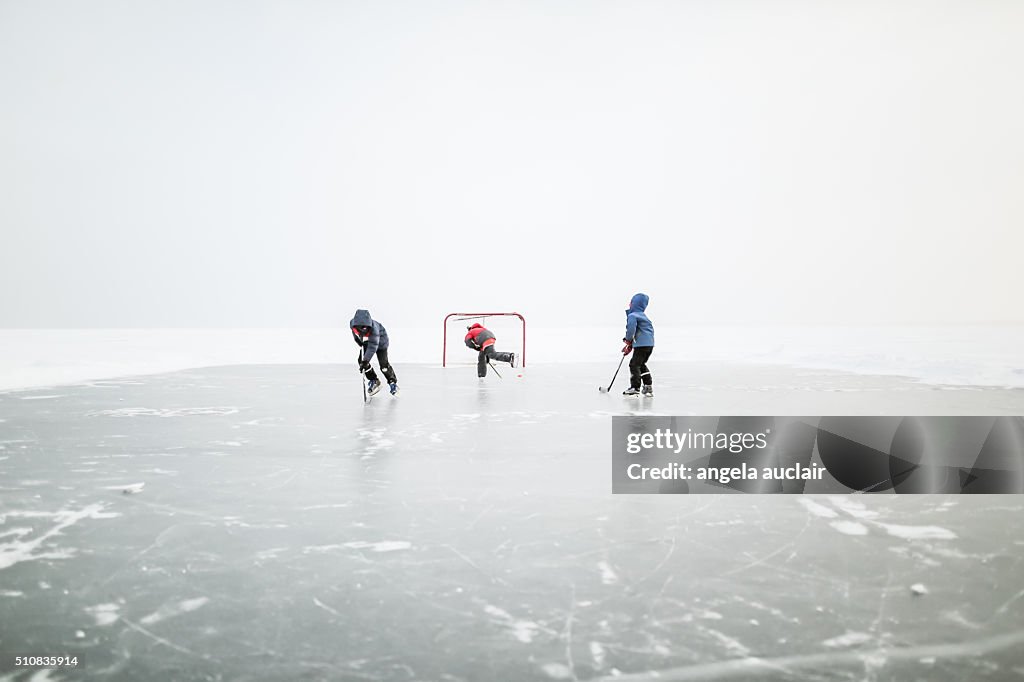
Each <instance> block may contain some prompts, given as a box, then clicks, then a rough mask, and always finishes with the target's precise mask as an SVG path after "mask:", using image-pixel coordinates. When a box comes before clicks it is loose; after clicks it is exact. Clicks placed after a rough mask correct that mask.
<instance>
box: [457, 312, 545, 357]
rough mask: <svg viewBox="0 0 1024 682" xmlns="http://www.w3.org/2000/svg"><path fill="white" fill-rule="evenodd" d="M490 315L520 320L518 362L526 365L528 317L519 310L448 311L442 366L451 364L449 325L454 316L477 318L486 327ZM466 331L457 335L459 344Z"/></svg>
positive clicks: (463, 318) (461, 318)
mask: <svg viewBox="0 0 1024 682" xmlns="http://www.w3.org/2000/svg"><path fill="white" fill-rule="evenodd" d="M489 317H502V318H515V319H518V320H519V325H520V327H521V329H520V330H519V336H520V339H519V349H518V351H517V353H516V354H517V355H518V357H519V363H518V364H519V366H521V367H526V318H525V317H523V316H522V315H521V314H520V313H517V312H510V313H448V314H447V315H445V316H444V337H443V348H442V351H441V366H442V367H447V366H448V365H449V364H451V360H450V359H449V358H448V337H449V333H448V326H449V322H450V321H451V320H452V319H453V318H454V320H455V321H457V322H459V321H466V320H475V321H477V322H479V323H480V324H482V325H483V326H485V327H486V326H487V322H486V320H487V318H489ZM464 332H465V330H462V331H461V332H460V333H459V334H458V335H457V336H458V338H457V340H458V342H459V345H462V343H463V341H462V339H463V336H464V335H465V333H464ZM451 336H453V337H455V336H456V335H455V334H451ZM496 336H497V335H496ZM501 340H502V337H499V339H498V341H499V343H501ZM474 361H475V359H474Z"/></svg>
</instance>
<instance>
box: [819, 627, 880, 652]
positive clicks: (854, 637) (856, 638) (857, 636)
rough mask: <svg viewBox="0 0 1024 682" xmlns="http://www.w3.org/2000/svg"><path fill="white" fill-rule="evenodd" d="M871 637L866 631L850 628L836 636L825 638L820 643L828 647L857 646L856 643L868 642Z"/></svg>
mask: <svg viewBox="0 0 1024 682" xmlns="http://www.w3.org/2000/svg"><path fill="white" fill-rule="evenodd" d="M871 639H872V637H871V635H869V634H868V633H866V632H854V631H852V630H848V631H846V633H844V634H842V635H839V636H838V637H832V638H831V639H826V640H825V641H824V642H822V643H821V645H822V646H827V647H829V648H830V649H843V648H846V647H851V646H857V645H858V644H865V643H867V642H870V641H871Z"/></svg>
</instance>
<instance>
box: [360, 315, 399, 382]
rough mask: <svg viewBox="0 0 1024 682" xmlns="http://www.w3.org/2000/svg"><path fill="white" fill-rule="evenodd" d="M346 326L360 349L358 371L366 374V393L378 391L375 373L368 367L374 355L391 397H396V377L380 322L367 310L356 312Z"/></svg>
mask: <svg viewBox="0 0 1024 682" xmlns="http://www.w3.org/2000/svg"><path fill="white" fill-rule="evenodd" d="M348 326H349V327H350V328H351V329H352V339H353V340H354V341H355V342H356V345H358V346H359V347H360V349H361V350H360V351H359V371H361V372H365V373H366V379H367V384H366V392H367V393H368V394H369V395H374V394H376V393H377V391H379V390H380V386H381V384H380V381H379V380H378V379H377V373H376V372H374V371H373V367H371V366H370V360H372V359H373V356H374V355H376V356H377V364H379V365H380V371H381V372H382V373H383V374H384V378H385V379H386V380H387V382H388V388H390V389H391V395H397V394H398V377H397V376H396V375H395V370H394V368H393V367H392V366H391V364H390V363H389V362H388V345H389V340H388V330H387V329H385V328H384V325H382V324H381V323H380V322H377V321H375V320H374V319H373V318H372V317H370V311H369V310H363V309H359V310H357V311H356V314H355V315H353V316H352V320H351V321H350V322H349V323H348Z"/></svg>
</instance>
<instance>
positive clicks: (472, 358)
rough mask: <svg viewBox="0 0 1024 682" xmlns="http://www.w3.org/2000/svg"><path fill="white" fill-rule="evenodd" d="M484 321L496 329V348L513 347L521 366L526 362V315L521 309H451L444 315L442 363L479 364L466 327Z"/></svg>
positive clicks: (508, 349) (510, 348)
mask: <svg viewBox="0 0 1024 682" xmlns="http://www.w3.org/2000/svg"><path fill="white" fill-rule="evenodd" d="M476 323H480V324H482V325H483V326H485V327H487V328H488V329H490V330H491V331H492V332H494V336H495V337H496V338H497V344H496V348H497V349H498V350H501V351H511V352H513V353H515V354H516V356H517V363H516V364H518V365H519V366H520V367H525V366H526V318H525V317H523V316H522V315H520V314H519V313H448V314H447V315H445V318H444V349H443V351H442V353H441V366H442V367H448V366H449V365H453V364H460V365H464V364H469V363H473V364H476V353H474V352H473V351H472V350H471V349H469V348H467V347H466V344H465V342H464V341H463V339H464V338H465V336H466V327H468V326H469V325H472V324H476Z"/></svg>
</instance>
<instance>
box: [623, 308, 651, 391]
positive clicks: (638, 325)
mask: <svg viewBox="0 0 1024 682" xmlns="http://www.w3.org/2000/svg"><path fill="white" fill-rule="evenodd" d="M650 300H651V299H650V297H649V296H648V295H647V294H636V295H635V296H633V298H632V299H630V301H629V309H628V310H627V311H626V335H625V336H624V337H623V339H622V340H623V341H625V342H626V345H625V346H624V347H623V348H622V354H623V355H629V354H630V353H633V357H632V358H630V359H629V388H628V389H626V390H625V391H623V393H622V395H628V396H634V395H640V385H641V383H642V384H643V394H644V395H645V396H648V397H653V396H654V386H653V384H654V381H653V380H652V379H651V370H649V369H648V368H647V361H648V360H649V359H650V357H651V353H653V352H654V325H653V324H652V323H651V320H650V318H648V317H647V315H646V314H645V313H644V310H646V309H647V304H648V302H649V301H650Z"/></svg>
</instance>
